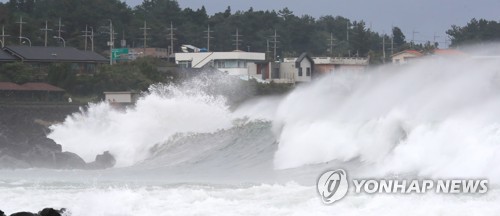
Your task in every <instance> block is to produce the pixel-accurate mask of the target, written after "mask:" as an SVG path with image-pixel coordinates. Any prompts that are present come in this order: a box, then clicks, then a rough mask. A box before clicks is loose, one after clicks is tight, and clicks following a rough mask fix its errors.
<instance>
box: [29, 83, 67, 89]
mask: <svg viewBox="0 0 500 216" xmlns="http://www.w3.org/2000/svg"><path fill="white" fill-rule="evenodd" d="M22 87H24V88H26V90H30V91H64V89H62V88H59V87H57V86H53V85H51V84H48V83H40V82H29V83H25V84H23V85H22Z"/></svg>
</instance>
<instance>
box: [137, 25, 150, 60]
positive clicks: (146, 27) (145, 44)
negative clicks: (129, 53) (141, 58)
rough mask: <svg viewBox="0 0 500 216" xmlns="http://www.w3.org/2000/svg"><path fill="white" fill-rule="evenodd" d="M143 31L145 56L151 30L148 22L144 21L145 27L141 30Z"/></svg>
mask: <svg viewBox="0 0 500 216" xmlns="http://www.w3.org/2000/svg"><path fill="white" fill-rule="evenodd" d="M139 29H141V30H142V31H143V32H142V36H143V39H142V40H143V41H144V45H143V46H144V47H143V48H144V54H146V47H147V40H148V30H149V29H151V28H148V25H147V22H146V20H144V27H142V28H139Z"/></svg>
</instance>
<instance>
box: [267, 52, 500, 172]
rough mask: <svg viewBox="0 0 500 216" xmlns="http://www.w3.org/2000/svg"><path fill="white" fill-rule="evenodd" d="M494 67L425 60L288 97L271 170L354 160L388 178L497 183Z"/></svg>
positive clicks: (334, 80)
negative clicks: (398, 175)
mask: <svg viewBox="0 0 500 216" xmlns="http://www.w3.org/2000/svg"><path fill="white" fill-rule="evenodd" d="M498 68H500V62H496V61H478V60H475V59H471V58H467V57H462V58H459V59H439V58H429V59H424V60H422V61H421V62H414V63H413V64H408V65H404V66H385V67H380V68H378V69H373V70H369V71H367V72H365V73H353V72H339V73H334V74H331V75H329V76H327V77H324V78H322V79H321V80H318V81H317V82H316V83H314V84H312V85H305V86H302V87H301V88H299V89H297V90H296V91H294V92H292V93H291V94H290V95H288V96H287V97H286V98H285V99H284V100H283V101H282V103H281V104H280V105H279V107H278V109H277V115H276V119H275V121H274V128H275V130H276V134H277V137H278V138H277V139H278V142H279V148H278V150H277V152H276V153H275V158H274V165H275V167H276V168H277V169H286V168H294V167H300V166H304V165H307V164H317V163H324V162H328V161H350V160H357V161H360V162H363V163H365V164H368V165H370V166H373V167H375V168H376V169H374V170H378V171H379V172H380V173H381V174H382V175H383V174H386V173H407V172H414V173H417V174H419V175H426V176H435V177H443V176H444V177H448V176H469V177H488V178H492V180H496V181H499V180H500V178H499V177H500V174H499V173H500V168H499V167H498V166H496V165H494V164H500V157H499V156H500V135H499V134H500V127H499V125H500V124H499V122H500V96H499V95H500V82H499V79H498V77H500V71H499V70H498Z"/></svg>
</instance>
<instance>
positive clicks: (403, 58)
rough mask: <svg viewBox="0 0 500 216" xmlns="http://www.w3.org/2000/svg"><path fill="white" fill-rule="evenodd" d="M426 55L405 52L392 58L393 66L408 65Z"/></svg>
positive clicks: (409, 51)
mask: <svg viewBox="0 0 500 216" xmlns="http://www.w3.org/2000/svg"><path fill="white" fill-rule="evenodd" d="M423 55H424V54H422V53H421V52H419V51H417V50H404V51H401V52H398V53H396V54H394V55H392V56H391V58H392V63H393V64H407V63H408V62H411V61H414V60H415V59H417V58H420V57H422V56H423Z"/></svg>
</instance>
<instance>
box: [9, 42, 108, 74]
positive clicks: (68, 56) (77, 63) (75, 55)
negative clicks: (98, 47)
mask: <svg viewBox="0 0 500 216" xmlns="http://www.w3.org/2000/svg"><path fill="white" fill-rule="evenodd" d="M3 51H4V52H5V53H7V54H8V55H10V56H12V57H14V58H15V59H16V61H22V62H25V63H29V64H32V65H33V66H35V68H38V70H39V71H44V70H46V68H47V67H48V66H50V65H51V64H53V63H69V64H71V69H72V70H73V71H77V72H80V73H85V72H95V71H96V66H97V65H98V64H105V63H107V62H109V60H108V59H106V58H104V57H103V56H101V55H99V54H97V53H95V52H92V51H83V50H78V49H76V48H73V47H42V46H6V47H4V48H3Z"/></svg>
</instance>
